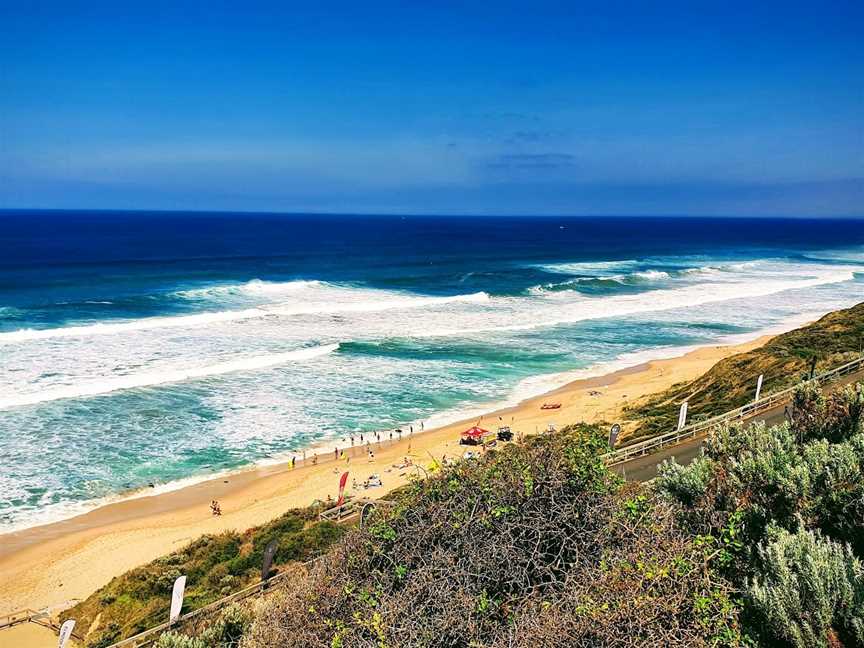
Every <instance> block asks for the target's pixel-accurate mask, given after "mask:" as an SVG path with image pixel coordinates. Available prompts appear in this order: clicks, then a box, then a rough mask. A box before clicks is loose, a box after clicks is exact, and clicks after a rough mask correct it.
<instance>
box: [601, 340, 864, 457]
mask: <svg viewBox="0 0 864 648" xmlns="http://www.w3.org/2000/svg"><path fill="white" fill-rule="evenodd" d="M862 369H864V356H861V357H860V358H856V359H855V360H852V361H851V362H847V363H846V364H843V365H840V366H839V367H835V368H834V369H832V370H831V371H826V372H825V373H822V374H819V375H818V376H815V377H814V378H813V380H815V381H816V382H818V383H819V384H820V385H822V384H825V383H828V382H831V381H833V380H836V379H837V378H841V377H843V376H848V375H849V374H853V373H856V372H858V371H861V370H862ZM797 386H798V385H793V386H792V387H787V388H786V389H783V390H781V391H779V392H775V393H773V394H769V395H768V396H765V397H764V398H760V399H759V400H757V401H753V402H752V403H747V404H746V405H742V406H741V407H737V408H735V409H734V410H731V411H729V412H726V413H725V414H719V415H718V416H714V417H712V418H709V419H706V420H704V421H698V422H696V423H692V424H690V425H685V426H684V427H682V428H681V429H680V430H675V431H674V432H667V433H666V434H661V435H659V436H656V437H653V438H651V439H647V440H645V441H640V442H639V443H634V444H632V445H628V446H624V447H623V448H619V449H618V450H613V451H612V452H607V453H606V454H604V455H603V460H604V461H605V462H606V464H607V465H609V466H616V465H618V464H621V463H624V462H625V461H629V460H630V459H633V458H635V457H641V456H644V455H647V454H651V453H653V452H656V451H658V450H660V449H661V448H665V447H667V446H672V445H677V444H679V443H681V442H682V441H686V440H688V439H693V438H696V437H698V436H700V435H701V434H703V433H707V432H708V431H709V430H711V429H712V428H713V427H715V426H716V425H719V424H721V423H727V422H730V421H742V420H744V419H748V418H752V417H753V416H756V415H758V414H761V413H762V412H765V411H767V410H771V409H774V408H775V407H777V406H778V405H781V404H783V403H785V402H788V401H789V400H790V398H791V396H792V393H793V392H794V391H795V388H796V387H797Z"/></svg>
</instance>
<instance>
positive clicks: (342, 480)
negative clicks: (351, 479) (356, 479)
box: [336, 472, 348, 506]
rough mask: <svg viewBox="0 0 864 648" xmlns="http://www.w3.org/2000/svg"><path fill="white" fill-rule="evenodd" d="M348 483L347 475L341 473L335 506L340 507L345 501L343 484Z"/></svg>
mask: <svg viewBox="0 0 864 648" xmlns="http://www.w3.org/2000/svg"><path fill="white" fill-rule="evenodd" d="M347 481H348V473H347V472H344V473H342V477H341V478H340V479H339V501H337V502H336V506H342V503H343V502H344V501H345V483H346V482H347Z"/></svg>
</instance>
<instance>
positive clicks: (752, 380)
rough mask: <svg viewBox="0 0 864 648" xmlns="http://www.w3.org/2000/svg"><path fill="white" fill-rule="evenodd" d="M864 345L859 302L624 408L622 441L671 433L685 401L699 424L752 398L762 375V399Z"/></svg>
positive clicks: (857, 352) (863, 306)
mask: <svg viewBox="0 0 864 648" xmlns="http://www.w3.org/2000/svg"><path fill="white" fill-rule="evenodd" d="M862 341H864V302H862V303H860V304H858V305H856V306H853V307H852V308H848V309H845V310H840V311H835V312H833V313H829V314H828V315H825V316H824V317H822V318H821V319H819V320H818V321H816V322H813V323H812V324H809V325H807V326H804V327H801V328H799V329H795V330H794V331H789V332H788V333H783V334H781V335H778V336H776V337H774V338H773V339H772V340H771V341H769V342H768V343H767V344H766V345H764V346H762V347H760V348H758V349H754V350H753V351H749V352H747V353H741V354H738V355H735V356H732V357H730V358H726V359H724V360H721V361H720V362H718V363H717V364H716V365H714V366H713V367H712V368H711V369H710V370H709V371H708V372H706V373H705V374H703V375H702V376H700V377H699V378H697V379H696V380H694V381H692V382H687V383H681V384H677V385H673V386H672V387H671V388H670V389H668V390H666V391H664V392H660V393H659V394H654V395H652V396H649V397H647V398H646V399H644V400H642V401H641V402H638V403H636V404H634V405H632V406H629V407H627V408H625V410H624V416H625V419H626V420H629V421H635V422H636V428H635V431H634V432H632V433H631V434H630V435H628V436H627V437H626V438H625V439H624V442H625V443H626V442H633V441H637V440H641V439H643V438H646V437H650V436H654V435H656V434H662V433H664V432H670V431H672V430H673V429H674V427H675V424H676V422H677V420H678V409H679V408H680V406H681V403H683V402H684V401H687V402H688V411H689V414H688V420H689V421H691V422H693V421H698V420H700V419H705V418H709V417H711V416H714V415H716V414H720V413H722V412H727V411H729V410H731V409H734V408H736V407H740V406H742V405H745V404H746V403H748V402H750V401H751V400H752V399H753V396H754V393H755V390H756V380H757V378H758V376H759V374H763V375H764V382H763V385H762V394H763V395H766V396H767V395H768V394H770V393H771V392H774V391H779V390H781V389H784V388H786V387H789V386H791V385H793V384H795V383H797V382H799V381H800V380H801V379H802V378H803V377H805V376H806V375H807V374H808V373H809V371H810V364H811V362H812V359H813V358H815V359H816V372H817V373H818V372H821V371H827V370H828V369H831V368H833V367H836V366H837V365H840V364H842V363H844V362H848V361H849V360H852V359H854V358H856V357H858V355H860V352H861V345H862Z"/></svg>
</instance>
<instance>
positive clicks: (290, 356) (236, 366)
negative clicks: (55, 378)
mask: <svg viewBox="0 0 864 648" xmlns="http://www.w3.org/2000/svg"><path fill="white" fill-rule="evenodd" d="M338 348H339V345H338V344H327V345H322V346H317V347H310V348H306V349H298V350H296V351H287V352H285V353H271V354H268V355H263V356H256V357H252V358H239V359H236V360H228V361H225V362H219V363H216V364H211V365H207V366H203V367H191V368H183V369H174V370H167V371H159V372H153V373H150V372H145V373H140V374H133V375H130V376H118V377H111V378H105V379H102V380H97V381H92V382H86V383H78V384H74V385H68V386H64V387H55V388H52V389H45V390H42V391H38V392H32V393H22V394H12V395H5V396H2V397H0V409H9V408H11V407H21V406H24V405H35V404H37V403H44V402H47V401H53V400H59V399H62V398H83V397H90V396H99V395H102V394H109V393H111V392H115V391H120V390H124V389H135V388H141V387H154V386H156V385H164V384H166V383H176V382H183V381H187V380H195V379H198V378H208V377H211V376H219V375H223V374H227V373H234V372H238V371H254V370H257V369H266V368H269V367H275V366H278V365H282V364H285V363H288V362H299V361H303V360H311V359H312V358H317V357H319V356H323V355H327V354H328V353H332V352H334V351H336V350H337V349H338Z"/></svg>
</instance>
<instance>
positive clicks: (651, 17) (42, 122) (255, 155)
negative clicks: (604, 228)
mask: <svg viewBox="0 0 864 648" xmlns="http://www.w3.org/2000/svg"><path fill="white" fill-rule="evenodd" d="M466 4H468V3H463V2H452V3H451V2H440V1H439V2H424V3H418V2H412V3H405V2H401V3H396V2H394V3H381V2H350V3H303V4H302V5H301V4H296V5H295V4H293V3H290V2H274V3H267V2H254V1H250V2H246V3H227V2H226V3H221V2H218V1H215V0H213V1H208V2H183V1H182V0H176V1H174V2H165V3H162V2H146V3H125V2H116V0H114V1H112V2H101V1H100V0H90V1H88V2H75V1H72V0H70V1H64V2H40V1H39V0H30V1H28V2H19V3H12V2H3V1H2V0H0V208H2V207H7V208H13V207H40V208H124V209H225V210H274V211H321V212H396V213H485V214H550V213H553V214H711V215H714V214H728V215H748V214H752V215H841V216H842V215H857V216H864V3H861V2H819V3H817V2H810V3H796V2H782V3H781V2H777V3H775V2H758V3H754V2H747V3H743V2H742V3H737V2H710V3H709V2H700V1H698V0H690V1H689V2H656V3H655V2H644V1H641V2H598V3H579V2H530V3H528V2H524V3H514V2H505V1H501V2H496V3H479V2H476V3H471V5H472V6H465V5H466ZM132 5H136V6H132ZM313 5H321V6H313Z"/></svg>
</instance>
